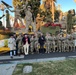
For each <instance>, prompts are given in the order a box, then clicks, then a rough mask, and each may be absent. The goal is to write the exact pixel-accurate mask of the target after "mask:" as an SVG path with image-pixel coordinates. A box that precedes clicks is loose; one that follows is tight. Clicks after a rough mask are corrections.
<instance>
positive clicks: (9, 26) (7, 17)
mask: <svg viewBox="0 0 76 75" xmlns="http://www.w3.org/2000/svg"><path fill="white" fill-rule="evenodd" d="M9 16H10V15H9V11H8V10H6V28H8V29H10V28H11V25H10V19H9Z"/></svg>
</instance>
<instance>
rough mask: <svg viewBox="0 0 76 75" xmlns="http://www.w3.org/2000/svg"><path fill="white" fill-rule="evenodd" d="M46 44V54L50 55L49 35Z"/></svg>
mask: <svg viewBox="0 0 76 75" xmlns="http://www.w3.org/2000/svg"><path fill="white" fill-rule="evenodd" d="M45 38H46V43H45V46H46V53H49V52H50V49H51V48H50V39H51V36H50V34H47V35H46V37H45Z"/></svg>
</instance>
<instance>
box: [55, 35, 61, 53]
mask: <svg viewBox="0 0 76 75" xmlns="http://www.w3.org/2000/svg"><path fill="white" fill-rule="evenodd" d="M56 39H57V51H59V52H61V40H60V34H58V35H57V37H56Z"/></svg>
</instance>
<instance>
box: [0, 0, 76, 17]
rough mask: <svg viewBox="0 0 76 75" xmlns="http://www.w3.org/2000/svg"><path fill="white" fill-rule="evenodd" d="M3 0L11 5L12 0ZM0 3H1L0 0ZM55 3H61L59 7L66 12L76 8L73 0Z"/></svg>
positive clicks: (59, 0)
mask: <svg viewBox="0 0 76 75" xmlns="http://www.w3.org/2000/svg"><path fill="white" fill-rule="evenodd" d="M3 1H5V2H6V3H7V4H9V5H11V6H13V4H12V0H3ZM0 4H1V0H0ZM55 4H56V6H57V5H61V9H62V11H63V12H66V11H68V10H70V9H75V10H76V3H75V2H74V0H57V2H56V3H55ZM10 13H11V12H10ZM2 14H3V13H2V11H1V10H0V16H1V15H2ZM12 14H14V13H12Z"/></svg>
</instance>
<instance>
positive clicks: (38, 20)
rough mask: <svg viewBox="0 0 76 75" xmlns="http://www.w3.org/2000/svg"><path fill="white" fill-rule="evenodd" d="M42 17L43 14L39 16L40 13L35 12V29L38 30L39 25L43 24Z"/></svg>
mask: <svg viewBox="0 0 76 75" xmlns="http://www.w3.org/2000/svg"><path fill="white" fill-rule="evenodd" d="M43 19H44V16H43V17H40V14H37V17H36V31H38V30H40V27H41V26H43V25H44V22H43Z"/></svg>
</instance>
